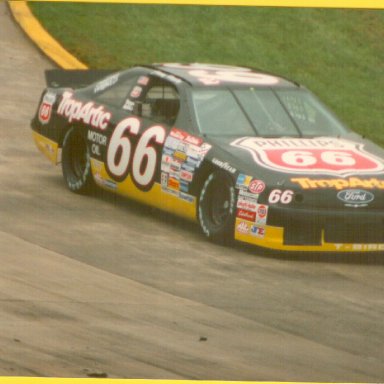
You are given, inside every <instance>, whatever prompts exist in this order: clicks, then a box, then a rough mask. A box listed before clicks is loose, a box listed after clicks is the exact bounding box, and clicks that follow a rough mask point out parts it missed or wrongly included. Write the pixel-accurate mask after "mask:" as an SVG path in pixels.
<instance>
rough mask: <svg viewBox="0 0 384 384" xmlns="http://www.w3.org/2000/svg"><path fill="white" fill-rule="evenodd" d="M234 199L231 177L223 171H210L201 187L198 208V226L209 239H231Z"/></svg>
mask: <svg viewBox="0 0 384 384" xmlns="http://www.w3.org/2000/svg"><path fill="white" fill-rule="evenodd" d="M235 200H236V198H235V187H234V185H233V181H232V178H231V177H230V176H229V175H228V174H227V173H225V172H223V171H216V172H213V173H211V174H210V175H209V176H208V178H207V179H206V180H205V183H204V185H203V188H202V189H201V193H200V198H199V208H198V218H199V223H200V227H201V229H202V231H203V232H204V234H205V235H206V236H207V237H208V238H209V239H211V240H213V241H216V242H219V243H227V242H230V241H231V240H233V233H234V224H235Z"/></svg>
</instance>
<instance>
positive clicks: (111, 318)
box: [0, 3, 384, 381]
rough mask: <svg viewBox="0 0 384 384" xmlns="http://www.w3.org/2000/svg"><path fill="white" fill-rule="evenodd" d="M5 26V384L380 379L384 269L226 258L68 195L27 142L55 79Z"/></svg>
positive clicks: (164, 219)
mask: <svg viewBox="0 0 384 384" xmlns="http://www.w3.org/2000/svg"><path fill="white" fill-rule="evenodd" d="M0 18H1V25H2V28H1V29H0V84H1V87H0V99H1V103H0V138H1V140H0V158H1V162H0V175H1V186H2V188H1V189H0V252H1V261H2V262H1V266H0V285H1V290H0V300H1V306H0V350H1V351H2V352H1V353H0V374H1V375H4V376H6V375H19V376H21V375H32V376H46V375H47V376H69V377H74V376H79V377H86V376H109V377H124V378H168V379H176V378H187V379H224V380H284V381H292V380H297V381H382V380H383V379H384V354H383V349H382V345H383V341H384V325H383V322H382V319H383V315H384V310H383V309H384V300H383V297H384V295H383V294H384V287H383V283H382V280H383V279H382V277H383V263H382V261H381V259H380V258H375V257H366V256H365V257H361V258H359V257H354V258H352V259H351V260H346V259H344V260H339V259H338V258H337V257H327V258H323V259H322V258H320V257H317V258H316V259H315V258H314V257H305V256H299V255H295V256H292V257H290V258H287V257H285V256H283V255H260V254H258V251H255V250H251V249H248V248H244V247H240V246H235V247H227V248H225V247H220V246H217V245H213V244H210V243H208V242H206V241H205V240H204V239H203V237H202V236H201V235H200V233H199V231H198V230H197V227H196V226H195V225H193V224H190V223H187V222H185V221H183V220H179V219H177V218H174V217H172V216H170V215H165V214H164V213H161V212H159V211H155V210H151V209H149V208H147V207H144V206H141V205H137V204H135V203H132V202H129V201H125V200H123V199H121V198H118V197H114V196H111V195H109V194H104V193H102V192H97V193H95V194H94V195H92V196H90V197H82V196H77V195H74V194H72V193H70V192H69V191H67V190H66V189H65V186H64V183H63V181H62V178H61V174H60V169H59V168H54V167H52V166H51V165H50V164H49V163H47V161H46V160H45V159H44V158H43V157H42V156H41V155H40V154H39V153H38V152H37V149H36V148H35V147H34V144H33V143H32V140H31V132H30V129H29V120H30V118H31V117H32V115H33V113H34V111H35V108H36V106H37V101H38V98H39V96H40V92H41V90H42V88H43V86H44V83H43V69H44V68H49V67H50V63H49V62H47V61H46V60H45V59H44V58H43V57H42V56H41V55H40V54H39V53H37V52H36V50H35V49H34V48H33V47H32V46H31V45H30V44H29V42H28V41H27V40H26V39H25V37H24V36H23V35H22V34H21V32H20V31H19V30H18V28H17V27H15V26H14V25H13V23H12V21H11V19H10V16H9V14H8V11H7V7H6V5H5V4H4V3H0Z"/></svg>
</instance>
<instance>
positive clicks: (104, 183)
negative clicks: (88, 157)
mask: <svg viewBox="0 0 384 384" xmlns="http://www.w3.org/2000/svg"><path fill="white" fill-rule="evenodd" d="M94 177H95V181H96V183H97V184H99V185H100V186H102V187H106V188H110V189H113V190H116V189H117V184H116V183H115V182H114V181H112V180H109V179H104V178H103V177H102V176H101V174H100V173H98V172H97V173H95V176H94Z"/></svg>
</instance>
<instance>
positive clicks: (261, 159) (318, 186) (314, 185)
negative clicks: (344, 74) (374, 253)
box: [208, 133, 384, 208]
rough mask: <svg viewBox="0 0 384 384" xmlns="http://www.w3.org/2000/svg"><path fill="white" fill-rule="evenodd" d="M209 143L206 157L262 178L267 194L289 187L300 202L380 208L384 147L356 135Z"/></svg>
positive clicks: (250, 139) (250, 138)
mask: <svg viewBox="0 0 384 384" xmlns="http://www.w3.org/2000/svg"><path fill="white" fill-rule="evenodd" d="M208 141H209V142H210V143H211V144H212V146H213V151H211V153H210V158H211V161H212V160H213V162H215V161H216V162H217V161H225V162H227V163H228V165H229V166H230V167H231V169H236V170H237V171H238V173H239V174H245V175H249V176H252V177H254V178H257V179H259V180H262V181H263V182H264V183H265V184H266V186H267V187H268V188H266V193H268V190H269V191H270V190H271V189H272V188H280V189H288V188H289V189H292V190H293V191H295V192H297V193H300V194H302V195H304V196H309V197H307V199H306V204H305V205H311V206H313V205H316V206H319V205H320V206H323V207H329V208H331V207H339V206H340V207H342V206H367V205H368V204H369V205H370V207H371V206H372V207H376V208H377V207H382V206H383V207H384V198H383V197H384V192H383V191H384V150H383V149H381V148H380V147H378V146H377V145H375V144H374V143H372V142H370V141H369V140H366V139H363V138H362V137H360V136H359V135H357V134H354V133H350V134H347V135H345V136H343V137H338V138H336V137H315V138H290V137H286V138H258V137H240V138H233V137H232V138H222V137H221V138H217V137H215V138H213V137H209V138H208ZM308 191H311V193H310V194H309V193H308ZM372 201H374V202H373V203H372Z"/></svg>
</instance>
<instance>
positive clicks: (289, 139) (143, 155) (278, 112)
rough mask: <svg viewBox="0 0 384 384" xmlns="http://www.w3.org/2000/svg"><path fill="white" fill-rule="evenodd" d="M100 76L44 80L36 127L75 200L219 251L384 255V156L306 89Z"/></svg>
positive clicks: (269, 80)
mask: <svg viewBox="0 0 384 384" xmlns="http://www.w3.org/2000/svg"><path fill="white" fill-rule="evenodd" d="M105 75H106V74H105V73H104V74H103V78H102V79H99V78H98V74H97V72H92V71H89V72H87V71H80V72H76V73H71V72H65V73H64V72H60V71H59V73H57V71H56V73H55V74H52V73H50V72H48V73H47V79H48V82H49V86H48V87H47V88H46V89H45V91H44V92H43V94H42V97H41V100H40V102H39V106H38V109H37V112H36V115H35V117H34V118H33V119H32V124H31V126H32V130H33V136H34V139H35V142H36V144H37V146H38V148H39V149H40V150H41V151H42V152H43V153H44V154H45V155H46V156H47V157H48V158H49V159H50V160H51V161H52V162H53V163H54V164H59V163H61V167H62V173H63V176H64V180H65V183H66V185H67V186H68V188H69V189H70V190H71V191H73V192H76V193H86V192H88V191H90V190H91V189H92V188H93V187H94V186H95V185H97V186H99V187H101V188H104V189H107V190H109V191H113V192H116V193H118V194H121V195H125V196H127V197H129V198H131V199H135V200H137V201H140V202H143V203H146V204H150V205H151V206H154V207H157V208H160V209H162V210H166V211H169V212H173V213H175V214H177V215H180V216H183V217H185V218H187V219H190V220H194V221H196V222H198V224H199V225H200V227H201V230H202V232H203V233H204V234H205V236H206V237H208V238H210V239H212V240H214V241H218V242H225V241H226V240H228V239H235V240H238V241H241V242H246V243H250V244H254V245H256V246H259V247H264V248H269V249H274V250H285V251H320V252H370V251H376V252H377V251H383V250H384V199H383V196H384V151H383V150H382V149H381V148H380V147H379V146H377V145H375V144H374V143H372V142H370V141H369V140H366V139H364V138H362V137H361V136H359V135H358V134H356V133H354V132H352V131H351V130H350V129H348V128H347V127H346V126H345V125H344V124H343V123H341V122H340V121H339V120H338V119H337V118H336V117H335V116H334V114H332V113H331V112H330V111H329V110H328V109H327V108H326V107H325V106H324V105H323V104H322V103H321V102H320V101H319V100H318V99H317V98H316V97H315V96H314V95H313V94H312V93H311V92H310V91H308V90H307V89H306V88H305V87H303V86H301V85H299V84H298V83H296V82H293V81H290V80H288V79H286V78H283V77H281V76H276V75H273V74H270V73H266V72H263V71H259V70H256V69H252V68H246V67H237V66H225V65H210V64H209V65H208V64H177V63H164V64H153V65H139V66H135V67H132V68H130V69H127V70H123V71H118V72H113V73H110V74H108V75H107V76H106V77H105ZM53 78H54V80H52V79H53ZM95 79H97V80H95Z"/></svg>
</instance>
